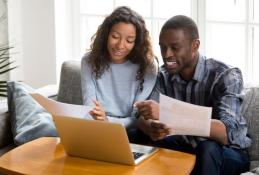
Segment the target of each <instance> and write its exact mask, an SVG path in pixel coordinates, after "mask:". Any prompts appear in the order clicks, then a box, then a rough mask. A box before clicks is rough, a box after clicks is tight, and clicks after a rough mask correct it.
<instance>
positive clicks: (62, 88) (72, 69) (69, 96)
mask: <svg viewBox="0 0 259 175" xmlns="http://www.w3.org/2000/svg"><path fill="white" fill-rule="evenodd" d="M57 100H58V101H60V102H63V103H70V104H83V102H82V90H81V64H80V61H74V60H69V61H65V62H64V63H63V64H62V67H61V74H60V83H59V91H58V97H57Z"/></svg>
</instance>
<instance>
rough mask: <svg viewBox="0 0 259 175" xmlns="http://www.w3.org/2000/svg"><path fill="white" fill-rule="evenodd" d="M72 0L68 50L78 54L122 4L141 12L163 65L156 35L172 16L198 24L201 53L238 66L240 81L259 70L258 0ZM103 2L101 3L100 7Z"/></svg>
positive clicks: (252, 75) (83, 51)
mask: <svg viewBox="0 0 259 175" xmlns="http://www.w3.org/2000/svg"><path fill="white" fill-rule="evenodd" d="M71 2H72V4H73V14H74V15H73V16H74V17H73V19H74V20H73V30H72V31H73V48H74V49H73V53H74V57H76V58H81V57H82V55H83V54H84V53H85V51H86V49H89V46H90V43H91V37H92V36H93V35H94V33H95V32H96V30H97V28H98V26H99V25H100V24H101V23H102V21H103V19H104V18H105V16H106V15H108V14H110V13H111V12H112V11H113V10H114V9H115V8H116V7H117V6H121V5H127V6H129V7H131V8H132V9H133V10H135V11H137V12H138V13H139V14H141V15H142V16H143V17H144V19H145V21H146V25H147V28H148V30H149V31H150V35H151V38H152V44H153V48H154V52H155V54H156V55H157V56H158V58H159V59H160V64H162V60H161V55H160V49H159V45H158V36H159V32H160V29H161V27H162V25H163V24H164V22H165V21H166V20H167V19H168V18H169V17H172V16H174V15H177V14H183V15H187V16H190V17H192V18H193V19H194V20H195V21H196V22H197V24H198V27H199V31H200V39H201V48H200V52H201V53H202V54H204V55H206V56H207V57H212V58H216V59H219V60H221V61H223V62H225V63H227V64H229V65H232V66H237V67H239V68H240V69H241V70H242V73H243V76H244V80H245V83H247V82H257V83H259V79H258V80H256V79H255V75H258V74H259V69H258V68H257V66H259V50H258V49H256V48H258V46H259V0H217V1H215V0H130V1H129V0H94V1H93V0H71ZM100 4H102V5H100Z"/></svg>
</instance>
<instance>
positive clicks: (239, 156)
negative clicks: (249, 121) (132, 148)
mask: <svg viewBox="0 0 259 175" xmlns="http://www.w3.org/2000/svg"><path fill="white" fill-rule="evenodd" d="M128 136H129V140H130V141H131V142H133V143H139V144H149V145H153V146H157V147H163V148H167V149H173V150H178V151H183V152H188V153H191V154H195V155H196V164H195V167H194V169H193V171H192V175H214V174H215V175H239V174H240V173H242V172H246V171H248V170H249V167H250V161H249V156H248V154H247V151H246V150H240V149H235V148H231V147H227V146H222V145H220V144H218V143H217V142H215V141H213V140H205V141H201V142H199V143H198V145H197V146H196V147H195V148H192V146H191V145H189V144H187V143H186V142H184V141H183V139H181V138H182V137H181V136H169V137H166V138H165V139H163V140H160V141H156V142H154V141H151V140H150V139H149V137H148V136H146V135H145V134H143V133H142V132H141V131H139V130H135V131H131V132H129V133H128Z"/></svg>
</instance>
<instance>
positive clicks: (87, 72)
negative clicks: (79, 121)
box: [81, 54, 96, 107]
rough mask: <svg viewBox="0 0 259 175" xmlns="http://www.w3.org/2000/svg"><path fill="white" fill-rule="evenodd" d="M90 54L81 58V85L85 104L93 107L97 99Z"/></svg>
mask: <svg viewBox="0 0 259 175" xmlns="http://www.w3.org/2000/svg"><path fill="white" fill-rule="evenodd" d="M88 59H89V54H85V56H84V57H83V58H82V60H81V84H82V85H81V86H82V98H83V104H84V105H86V106H90V107H93V106H94V104H93V102H92V100H93V99H96V87H95V79H94V78H93V75H92V69H91V67H90V66H89V64H88Z"/></svg>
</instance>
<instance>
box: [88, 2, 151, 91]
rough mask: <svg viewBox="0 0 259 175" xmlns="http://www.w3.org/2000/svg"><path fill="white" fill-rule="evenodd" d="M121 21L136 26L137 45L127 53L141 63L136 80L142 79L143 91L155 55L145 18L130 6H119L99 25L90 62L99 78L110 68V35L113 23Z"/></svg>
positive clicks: (134, 60)
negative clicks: (145, 78)
mask: <svg viewBox="0 0 259 175" xmlns="http://www.w3.org/2000/svg"><path fill="white" fill-rule="evenodd" d="M119 22H124V23H127V24H133V25H134V26H135V28H136V35H137V36H136V39H135V45H134V48H133V49H132V50H131V52H130V53H129V54H128V55H127V59H128V60H130V61H131V62H132V63H133V64H138V65H139V69H138V71H137V72H136V80H139V81H140V90H141V91H142V89H143V83H144V76H145V73H146V70H147V68H148V67H149V66H151V68H153V67H152V66H153V60H154V55H153V51H152V46H151V43H150V37H149V32H148V30H147V29H146V25H145V21H144V19H143V18H142V17H141V16H140V15H139V14H137V13H136V12H135V11H133V10H131V9H130V8H129V7H126V6H121V7H118V8H117V9H115V10H114V11H113V12H112V13H111V14H110V15H109V16H107V17H106V18H105V19H104V21H103V23H102V24H101V25H100V26H99V27H98V30H97V32H96V34H95V35H94V36H93V37H92V38H91V40H92V44H91V46H90V51H91V52H90V55H89V64H90V65H91V67H92V70H93V72H92V73H93V74H94V76H95V77H96V78H97V79H99V78H101V76H102V74H103V73H104V71H105V70H106V69H108V68H109V65H110V62H111V58H110V55H109V52H108V49H107V42H108V36H109V33H110V30H111V28H112V27H113V25H115V24H117V23H119Z"/></svg>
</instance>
